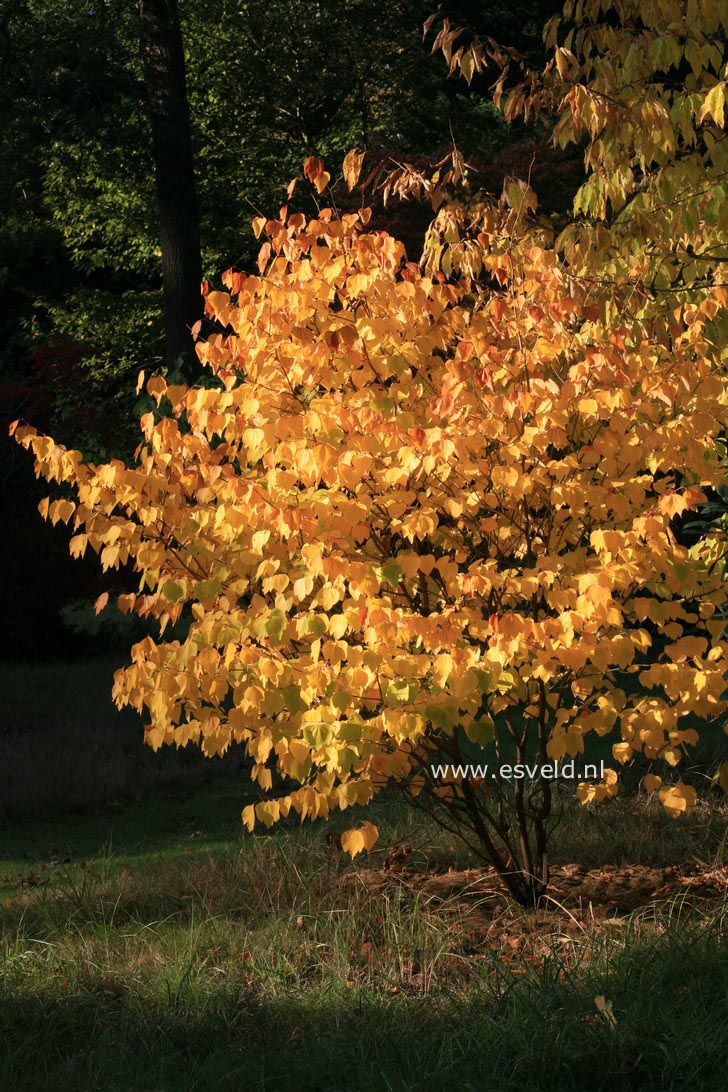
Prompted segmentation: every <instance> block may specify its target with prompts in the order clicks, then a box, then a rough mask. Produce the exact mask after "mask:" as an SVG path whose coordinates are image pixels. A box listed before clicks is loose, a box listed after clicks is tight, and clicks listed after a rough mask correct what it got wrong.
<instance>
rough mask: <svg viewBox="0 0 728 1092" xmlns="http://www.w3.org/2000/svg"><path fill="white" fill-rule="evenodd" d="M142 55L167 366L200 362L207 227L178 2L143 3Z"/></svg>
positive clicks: (148, 0)
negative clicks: (197, 344)
mask: <svg viewBox="0 0 728 1092" xmlns="http://www.w3.org/2000/svg"><path fill="white" fill-rule="evenodd" d="M139 10H140V17H141V18H140V33H141V56H142V69H143V72H144V80H145V83H146V88H147V106H148V111H149V120H150V123H151V128H152V145H153V148H154V175H155V179H156V185H157V207H158V210H159V228H160V242H161V249H162V279H163V286H164V333H165V345H166V355H167V363H168V365H169V366H170V367H174V366H175V364H176V363H177V362H178V361H179V360H180V358H181V359H183V360H185V361H187V362H189V363H196V357H195V354H194V351H193V349H192V343H191V339H190V335H189V331H190V330H191V328H192V327H193V326H194V324H195V323H196V322H197V320H198V319H199V318H201V316H202V301H201V297H200V282H201V280H202V260H201V258H200V228H199V221H198V213H197V190H196V187H195V168H194V161H193V157H192V137H191V133H190V111H189V106H188V103H187V88H186V85H185V58H184V50H183V48H182V31H181V29H180V22H179V12H178V10H177V0H140V8H139Z"/></svg>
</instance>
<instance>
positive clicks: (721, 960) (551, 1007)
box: [0, 930, 728, 1092]
mask: <svg viewBox="0 0 728 1092" xmlns="http://www.w3.org/2000/svg"><path fill="white" fill-rule="evenodd" d="M225 974H226V976H227V977H224V976H223V974H222V972H221V975H219V976H218V978H219V979H221V981H218V982H215V975H214V974H212V973H211V974H210V975H209V976H208V978H207V979H206V980H205V981H204V982H201V981H199V980H192V979H190V980H187V979H186V977H185V975H184V973H183V974H182V975H180V976H178V978H177V980H176V981H170V980H166V981H164V983H159V982H158V983H156V986H155V987H154V988H153V989H152V990H151V991H149V992H144V991H143V990H140V989H139V988H138V987H130V986H129V985H128V984H127V983H125V982H124V980H123V979H120V978H113V977H111V976H108V975H106V976H105V975H102V974H100V973H98V972H96V971H94V969H93V968H92V967H89V968H87V970H86V975H85V978H83V979H76V980H74V982H73V983H72V984H71V985H70V986H69V985H68V984H67V983H66V982H64V981H63V980H61V981H57V980H56V981H47V982H46V983H45V984H44V986H43V988H42V989H41V990H40V991H38V992H36V994H35V995H31V994H30V993H29V992H24V991H23V989H22V987H21V986H18V988H13V986H12V982H11V979H12V974H11V975H10V976H6V981H5V984H4V986H3V992H2V994H1V995H0V1033H1V1034H2V1038H3V1043H4V1050H3V1059H2V1062H0V1084H1V1085H2V1087H3V1088H7V1089H13V1090H18V1092H20V1090H25V1089H33V1090H36V1089H39V1088H49V1089H61V1088H63V1089H64V1090H72V1089H79V1090H80V1089H83V1090H84V1092H86V1090H89V1089H101V1088H104V1089H122V1088H123V1089H125V1090H129V1089H139V1090H146V1089H150V1090H151V1089H155V1090H157V1089H164V1090H172V1089H178V1088H179V1089H184V1090H190V1092H191V1090H195V1089H203V1088H204V1089H206V1090H209V1089H241V1090H246V1092H247V1090H255V1089H261V1090H263V1089H266V1090H267V1089H286V1090H290V1092H332V1090H339V1089H341V1090H344V1089H346V1090H362V1092H378V1090H380V1089H381V1090H385V1089H386V1090H392V1089H402V1090H404V1089H413V1090H414V1089H417V1090H419V1089H425V1090H430V1089H432V1090H441V1089H456V1088H457V1089H473V1090H478V1092H483V1090H491V1089H492V1090H493V1092H516V1090H518V1092H584V1090H585V1089H613V1090H617V1089H635V1090H648V1089H650V1090H655V1092H657V1090H659V1092H666V1090H668V1089H675V1090H678V1089H679V1090H680V1092H692V1090H696V1092H697V1090H698V1089H700V1090H701V1092H702V1090H707V1092H713V1090H714V1092H718V1089H722V1088H723V1087H724V1078H725V1069H724V1066H725V1058H726V1050H727V1049H728V1032H727V1031H726V1028H727V1027H728V1011H727V1002H726V992H725V982H726V979H727V977H728V953H727V952H726V948H725V946H721V945H720V944H719V937H718V935H717V934H716V932H715V931H714V930H712V931H711V930H708V931H707V932H705V933H703V934H702V935H691V936H687V935H686V936H681V935H680V932H679V931H675V930H673V931H672V932H671V933H670V934H669V936H666V937H661V938H653V939H652V940H651V941H650V942H649V943H636V942H635V944H632V945H629V944H628V945H627V946H625V947H624V948H622V949H620V950H619V951H617V952H616V954H614V956H613V958H610V959H606V960H601V961H598V962H596V963H594V964H587V965H586V966H585V968H584V970H583V971H581V972H577V973H575V974H573V975H570V974H566V975H565V974H564V973H563V968H562V966H561V965H560V964H559V961H558V960H557V959H556V958H554V959H553V960H551V961H547V963H546V964H544V966H543V967H542V968H541V969H540V970H539V971H538V972H533V973H531V972H527V973H526V974H525V977H516V976H512V975H508V974H507V973H505V972H502V971H501V972H498V973H495V974H492V973H491V974H488V973H484V974H483V975H482V976H481V979H480V980H479V981H478V982H476V983H475V984H474V985H473V987H472V988H471V989H470V990H469V991H468V992H467V993H463V994H461V995H456V994H454V993H452V992H449V993H448V992H442V993H437V992H433V993H430V994H428V995H416V994H411V995H407V994H406V993H402V992H396V991H394V990H389V991H383V990H374V989H371V988H367V987H357V986H356V984H354V983H347V982H341V981H335V980H332V981H330V982H328V983H327V982H324V983H316V984H312V985H310V986H308V987H305V988H303V989H298V990H295V989H289V990H288V991H281V990H275V989H273V990H271V989H266V987H265V984H264V983H263V982H256V981H254V980H251V978H250V976H249V975H247V976H246V975H245V974H244V973H243V972H241V971H240V969H238V970H237V971H235V969H233V968H229V967H228V968H227V970H226V971H225ZM598 997H604V998H606V999H607V1000H608V1001H609V1002H610V1003H611V1006H612V1008H609V1009H608V1013H607V1014H606V1015H605V1013H603V1012H601V1011H600V1009H599V1007H598V1004H597V1003H596V1002H595V998H598ZM612 1011H613V1016H612V1015H611V1013H612Z"/></svg>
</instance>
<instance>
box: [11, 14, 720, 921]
mask: <svg viewBox="0 0 728 1092" xmlns="http://www.w3.org/2000/svg"><path fill="white" fill-rule="evenodd" d="M673 8H674V9H675V11H673ZM687 8H689V9H690V12H689V13H686V10H685V9H687ZM693 9H694V10H693ZM717 12H718V6H717V5H715V10H713V8H711V5H710V4H707V3H701V4H694V5H691V4H688V5H685V4H678V3H674V4H673V3H670V2H663V0H659V2H658V0H655V3H654V4H651V5H650V4H649V3H647V4H645V3H643V2H641V3H640V4H639V5H638V4H637V3H635V2H631V0H629V2H624V3H617V4H612V3H608V2H601V3H598V2H593V3H591V4H589V3H586V4H581V3H580V4H579V5H578V11H577V12H576V24H575V27H574V28H573V29H572V33H571V34H570V38H569V40H568V44H567V45H564V46H555V49H556V56H555V62H554V63H553V65H552V66H550V67H549V69H548V70H547V72H546V73H545V74H543V75H541V76H540V77H539V78H536V77H535V76H533V75H530V74H529V75H527V83H526V84H525V85H523V86H521V87H516V89H515V90H514V91H512V92H511V96H510V99H509V100H508V105H507V109H508V110H509V111H510V112H511V114H512V113H514V112H515V111H516V110H517V109H519V108H523V109H525V108H528V109H531V108H532V107H534V106H544V105H546V106H550V107H551V108H552V109H553V110H554V111H555V118H554V121H555V138H556V139H557V140H559V139H560V140H562V141H564V140H581V139H586V141H587V148H586V176H585V184H584V187H583V188H582V190H581V191H580V193H579V195H578V197H577V201H576V209H575V216H574V221H573V223H572V224H571V225H570V226H569V227H568V228H567V229H566V231H562V232H561V234H560V237H559V238H553V233H552V230H551V228H550V226H549V224H548V223H541V222H540V221H539V219H538V215H537V206H536V199H535V196H534V195H533V194H532V192H531V191H530V190H529V189H528V187H527V186H526V185H525V184H523V183H517V182H515V181H512V180H511V181H507V182H506V185H505V187H504V193H503V196H502V197H501V198H500V199H499V200H492V199H489V198H487V197H482V198H478V199H476V198H473V199H472V201H470V202H466V201H464V200H461V201H458V202H454V201H449V202H446V203H445V204H442V205H441V207H440V208H439V211H438V215H437V217H436V220H435V222H434V223H433V226H432V229H431V232H430V235H429V237H428V251H427V257H428V261H427V263H422V264H415V263H413V262H408V261H407V260H406V256H405V254H404V251H403V248H402V246H401V245H400V244H399V243H398V242H397V241H396V240H395V239H394V238H392V237H391V236H389V235H388V234H386V233H384V232H373V231H370V230H368V227H367V225H368V222H369V214H368V211H367V210H363V211H361V212H359V213H351V214H347V215H344V216H341V217H339V216H337V215H335V214H334V213H333V211H332V210H331V209H330V208H324V209H322V211H321V212H320V213H319V214H318V215H317V217H316V218H314V219H312V220H307V219H306V218H305V217H304V216H303V215H302V214H301V213H298V212H290V211H289V210H287V209H283V210H281V213H280V215H279V217H278V218H277V219H272V220H268V221H265V220H264V219H260V220H258V221H256V222H255V228H256V230H257V231H258V232H259V233H262V232H264V233H265V235H266V237H267V239H266V241H265V242H264V244H263V247H262V250H261V257H260V268H259V273H258V274H256V275H244V274H240V273H234V274H233V273H230V274H228V275H227V276H226V277H225V278H223V281H224V285H225V288H226V291H213V292H210V293H209V294H208V296H207V308H208V312H209V313H211V314H212V315H214V317H215V318H216V319H217V320H218V322H219V323H220V326H221V327H222V332H220V333H216V334H213V335H212V336H209V337H208V338H207V340H205V341H199V342H198V345H197V348H198V353H199V356H200V360H201V361H202V362H203V364H204V365H205V366H206V367H207V368H208V369H209V371H210V373H211V375H212V376H213V377H214V383H213V385H211V386H207V387H205V388H203V387H201V386H198V387H182V386H167V384H166V383H165V381H164V379H162V378H159V377H157V378H153V379H151V380H150V381H149V382H148V383H147V390H148V391H149V393H150V394H151V395H152V396H153V397H154V398H155V399H156V401H157V404H158V411H157V412H154V413H152V412H150V413H148V414H147V415H146V416H144V417H143V418H142V422H141V426H142V432H143V442H142V444H141V445H140V449H139V452H138V457H137V460H136V462H135V464H134V465H133V466H126V465H124V464H123V463H122V462H111V463H108V464H106V465H103V466H96V465H92V464H89V463H86V462H84V460H83V459H82V457H81V455H80V454H79V453H78V452H74V451H69V450H66V449H65V448H63V447H61V446H60V445H58V444H56V443H55V442H54V441H53V440H52V439H51V438H49V437H46V436H39V435H37V434H36V433H35V431H34V430H33V429H32V428H31V427H29V426H25V425H23V426H18V427H17V429H16V436H17V438H18V439H19V440H20V442H21V443H23V444H24V445H25V446H26V447H29V448H31V449H32V450H33V452H34V453H35V457H36V460H37V467H38V470H39V472H40V473H42V474H43V475H45V476H46V477H47V478H48V479H49V480H56V481H59V482H65V483H68V484H69V485H70V486H72V487H73V499H70V498H64V499H61V500H55V501H53V502H50V503H48V502H46V503H45V505H44V507H43V511H44V514H45V515H47V516H48V517H49V518H51V519H52V520H53V521H54V522H55V521H58V520H62V521H64V522H71V523H72V524H73V526H74V528H75V535H74V538H73V539H72V541H71V550H72V552H73V553H76V554H83V552H84V551H85V550H86V549H87V548H90V549H92V550H94V551H96V552H97V553H99V555H100V559H101V563H102V565H103V566H104V568H106V569H108V568H113V567H116V566H118V565H120V564H125V563H127V562H128V561H129V560H131V561H133V564H134V567H135V569H136V570H137V571H138V573H139V586H138V588H137V590H136V591H133V592H130V593H129V594H128V595H124V596H122V597H121V598H120V600H119V604H120V606H121V608H122V609H124V610H127V611H130V610H133V611H136V612H137V613H138V614H140V615H142V616H150V617H153V618H157V619H159V621H160V622H161V633H160V636H159V638H158V639H152V638H151V637H148V638H146V639H145V640H143V641H141V642H140V643H139V644H137V645H135V646H134V648H133V649H132V655H131V660H132V662H131V664H130V666H128V667H126V668H125V669H123V670H122V671H120V672H119V673H118V674H117V676H116V680H115V685H114V696H115V699H116V701H117V703H118V704H119V705H124V704H131V705H133V706H134V707H136V708H138V709H139V710H145V711H146V713H147V716H148V721H149V723H148V727H147V729H146V739H147V742H148V743H149V744H151V746H152V747H154V748H158V747H160V746H161V745H162V744H176V745H178V746H185V745H187V744H189V743H194V744H198V745H200V746H201V747H202V749H203V751H204V752H205V753H206V754H216V753H220V752H222V751H224V750H225V749H226V748H227V747H229V746H230V745H231V744H240V745H242V746H243V747H245V749H246V751H247V754H248V755H249V756H250V758H251V760H252V768H251V776H252V778H253V780H254V781H255V782H256V783H257V785H258V786H259V791H260V798H259V800H258V802H257V803H255V804H251V805H249V806H248V807H246V808H245V810H244V812H243V821H244V822H245V824H246V825H247V827H248V828H249V829H251V830H252V829H253V827H254V825H255V824H256V823H263V824H265V825H266V826H270V825H271V824H273V823H275V822H276V821H277V820H278V819H279V818H280V817H282V816H287V815H288V814H289V813H291V812H295V813H298V814H299V815H300V817H301V818H302V819H303V818H307V817H309V818H316V817H325V816H327V815H328V814H329V813H330V812H331V811H332V810H333V809H346V808H348V807H351V806H353V805H365V804H367V803H368V802H369V801H370V800H371V799H372V797H373V796H374V795H375V794H376V793H377V792H378V791H380V790H381V789H382V788H384V787H385V786H386V785H388V784H390V783H395V784H396V785H398V786H399V787H400V789H401V790H402V791H403V792H404V793H405V794H406V795H407V796H408V797H409V799H411V800H412V801H413V802H414V803H415V804H416V805H421V806H426V807H432V808H433V809H434V814H435V817H436V818H437V819H438V820H439V821H440V822H442V823H444V824H445V825H447V826H449V827H450V828H451V829H453V830H454V831H455V833H457V834H458V835H460V836H461V837H463V838H465V839H466V840H468V841H469V843H470V844H471V845H472V846H473V848H474V849H475V850H476V851H477V852H478V853H480V854H481V855H482V856H483V857H484V858H485V859H487V860H488V861H489V862H491V863H492V864H494V865H495V867H496V868H497V869H498V871H499V873H500V875H501V876H502V877H503V880H504V882H505V883H506V884H507V886H508V888H509V890H510V891H511V893H512V894H513V895H514V897H515V898H517V899H518V900H519V901H521V902H522V903H534V902H536V901H537V900H538V899H539V898H540V897H541V895H542V894H543V892H544V890H545V887H546V884H547V881H548V858H547V845H548V837H549V833H550V829H551V826H552V823H553V811H554V809H553V799H552V797H553V787H552V781H551V779H550V777H549V776H548V775H547V776H539V775H538V772H541V768H542V767H544V766H546V767H548V766H549V765H552V766H553V763H554V761H556V760H564V759H566V758H568V757H570V756H575V757H579V756H583V754H584V750H585V745H587V746H588V741H589V736H590V735H591V734H592V733H596V734H597V735H600V736H601V735H613V736H614V744H613V748H612V750H613V755H614V769H612V768H608V769H606V770H605V771H604V777H603V779H601V780H598V781H596V782H592V783H590V782H587V781H585V782H584V783H582V784H581V785H579V788H578V793H579V796H580V798H581V800H582V801H583V802H588V801H590V800H599V799H602V798H605V797H610V796H613V795H614V794H615V793H616V792H617V782H618V774H617V770H618V769H619V767H620V765H621V764H624V763H626V762H628V761H629V760H630V758H631V757H632V756H634V755H635V754H642V755H644V756H646V757H647V758H649V759H654V760H663V762H664V763H665V768H666V769H669V768H670V767H671V766H675V765H677V764H678V763H679V762H680V760H681V759H682V758H683V756H684V754H685V753H686V750H687V749H688V748H689V747H690V745H691V744H694V743H695V742H696V741H697V738H698V733H697V730H696V727H695V724H696V723H699V722H700V721H701V720H702V721H710V720H715V718H716V717H717V716H718V715H719V714H720V713H721V711H722V710H724V708H725V702H723V703H721V692H722V690H723V689H724V686H725V684H724V682H723V673H724V672H725V670H726V666H727V664H728V644H727V643H726V641H725V640H724V639H723V638H722V627H723V622H722V620H721V617H720V612H721V609H722V608H723V607H724V605H725V599H726V595H725V582H724V576H723V569H722V562H723V559H724V556H725V541H724V539H721V537H720V535H719V534H715V535H713V536H712V537H709V538H706V539H703V540H701V541H700V543H698V545H697V546H695V547H691V548H688V547H687V546H686V545H683V544H681V542H680V541H679V538H678V536H677V535H676V533H675V520H676V519H678V518H679V517H681V516H682V514H683V513H684V512H686V511H690V510H696V509H699V508H700V506H701V504H702V503H703V502H704V501H705V497H706V490H709V489H711V488H714V487H717V486H720V485H722V484H725V482H726V469H725V462H724V457H723V451H724V449H723V448H722V446H721V442H722V437H723V436H724V434H725V425H726V407H727V406H728V385H727V383H726V368H725V349H724V344H725V339H724V337H721V331H723V332H724V331H725V328H726V304H727V303H728V289H727V288H726V286H725V285H724V284H722V283H721V277H722V276H723V275H724V272H725V269H724V266H722V264H721V263H722V262H723V259H724V256H725V245H726V226H727V214H726V208H727V207H728V203H726V202H725V175H726V152H725V145H726V142H725V139H724V134H723V132H722V124H723V117H722V110H723V105H722V104H723V103H724V101H725V70H724V68H723V65H724V47H723V35H722V31H721V27H720V24H719V20H718V14H717ZM600 19H602V20H603V23H601V24H600V22H599V20H600ZM549 33H553V28H549ZM481 48H482V47H480V46H479V44H478V43H474V44H473V45H471V47H469V49H470V53H467V51H463V52H462V53H461V54H460V58H459V59H460V62H461V63H462V62H463V58H464V57H465V56H466V53H467V55H470V54H471V53H472V55H473V56H474V58H475V59H474V60H473V61H472V64H473V65H474V66H475V65H476V64H478V65H480V66H482V64H483V63H485V60H486V59H487V58H486V56H485V53H482V54H479V53H478V52H477V51H478V50H479V49H481ZM496 52H497V51H496V50H495V48H494V47H493V48H491V49H490V55H491V56H492V55H495V54H496ZM464 70H465V73H466V75H467V74H468V72H469V71H470V63H466V64H465V65H464ZM721 149H722V150H721ZM360 166H361V156H357V155H356V154H354V155H353V156H352V157H349V158H348V161H347V174H348V176H349V181H350V183H351V184H352V185H353V184H354V183H355V182H356V176H357V172H358V169H359V167H360ZM307 173H308V175H309V177H310V178H311V180H312V181H313V183H314V185H316V188H317V189H319V190H323V189H324V187H325V183H326V181H327V177H326V178H324V177H323V175H324V168H323V164H322V163H320V161H317V160H316V161H309V164H308V165H307ZM400 181H401V180H400ZM317 183H318V184H317ZM183 612H184V613H183ZM184 617H187V618H188V619H189V627H188V631H187V636H186V637H185V638H184V639H182V640H179V639H170V638H167V639H165V635H164V631H165V629H166V627H167V626H168V625H169V624H170V623H172V622H175V621H176V620H178V619H180V618H184ZM688 718H689V719H688ZM484 749H485V751H484ZM491 750H492V751H493V754H494V763H493V766H494V768H495V769H496V775H495V776H494V777H491V776H490V774H489V773H488V774H486V775H485V776H484V777H475V778H473V777H470V776H467V771H463V770H462V769H461V770H460V771H458V767H462V766H463V765H464V764H467V763H472V762H478V761H480V758H479V756H482V754H483V753H490V751H491ZM506 762H508V763H509V764H520V765H523V766H526V765H528V766H533V764H536V765H538V768H539V771H538V772H534V776H533V777H532V778H530V779H529V778H526V777H523V778H517V779H514V780H509V779H508V777H507V776H502V775H501V773H499V772H498V769H497V768H498V766H499V764H500V765H501V766H502V765H503V764H505V763H506ZM464 774H465V775H464ZM650 778H651V779H650V781H649V784H650V785H651V786H654V787H657V788H659V794H660V797H661V798H662V801H663V803H664V805H665V807H666V808H667V809H668V810H669V811H670V812H671V813H672V814H674V815H679V814H680V813H681V812H682V811H684V810H685V809H686V808H688V807H689V806H690V804H692V803H693V801H694V799H695V791H694V789H693V788H692V787H691V786H690V785H687V784H684V783H683V782H682V781H680V780H678V781H676V782H675V781H674V780H673V781H670V782H669V783H666V784H664V785H662V784H661V782H660V778H659V777H658V776H657V775H654V774H653V775H650ZM376 835H377V831H376V828H375V827H374V826H373V825H372V824H371V823H368V822H364V823H363V824H361V825H359V826H357V827H355V828H353V829H352V830H350V831H348V832H347V833H346V834H345V835H344V836H343V838H342V845H343V847H344V848H345V849H347V850H348V851H349V852H351V853H352V854H354V853H356V852H358V851H359V850H362V849H367V848H369V847H370V846H371V845H372V844H373V842H374V840H375V839H376Z"/></svg>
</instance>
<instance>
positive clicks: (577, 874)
mask: <svg viewBox="0 0 728 1092" xmlns="http://www.w3.org/2000/svg"><path fill="white" fill-rule="evenodd" d="M347 883H351V884H358V883H361V884H364V885H365V886H366V887H367V888H369V889H370V890H377V889H380V888H385V887H389V886H392V885H396V884H400V885H404V886H406V887H408V888H410V889H411V890H412V891H413V892H421V893H422V894H424V895H430V896H432V897H433V899H435V900H437V901H444V900H448V899H455V900H457V901H458V902H477V903H478V904H479V906H480V907H481V908H482V909H484V910H485V909H486V908H487V906H488V904H489V903H490V902H492V906H493V911H494V912H495V911H496V910H498V909H502V907H503V897H504V895H505V889H504V887H503V885H502V883H501V882H500V880H499V879H498V876H497V874H496V872H495V870H494V869H492V868H483V869H475V868H473V869H467V870H466V871H464V872H457V871H454V870H452V869H451V870H449V871H447V872H424V873H423V872H414V871H410V870H407V869H399V870H395V869H391V868H390V869H388V870H384V869H381V870H380V869H376V870H375V869H370V870H363V871H360V872H355V873H350V874H349V875H348V876H347ZM726 895H728V867H718V868H713V869H706V868H704V867H701V866H699V865H689V864H685V865H675V866H671V867H668V868H650V867H648V866H645V865H634V866H629V867H622V868H616V867H610V866H608V865H607V866H604V867H602V868H598V869H597V868H592V869H590V868H585V867H583V866H582V865H578V864H567V865H555V866H553V868H552V870H551V882H550V884H549V888H548V901H547V903H546V905H549V902H550V904H551V905H552V906H553V908H554V909H557V908H558V907H559V906H562V907H565V908H568V909H570V910H578V911H582V912H583V911H587V910H588V911H590V913H592V914H595V915H597V916H603V915H604V914H609V913H628V912H630V911H632V910H639V909H641V908H642V907H646V906H649V905H650V904H652V903H656V902H666V901H669V900H671V899H674V898H677V897H680V896H686V897H687V898H688V899H691V900H692V899H699V900H706V899H707V900H714V899H720V898H723V897H725V896H726Z"/></svg>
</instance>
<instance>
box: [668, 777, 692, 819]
mask: <svg viewBox="0 0 728 1092" xmlns="http://www.w3.org/2000/svg"><path fill="white" fill-rule="evenodd" d="M696 799H697V793H696V792H695V789H694V788H693V787H692V785H685V784H683V782H682V781H678V783H677V784H676V785H666V786H665V787H664V788H662V789H660V800H661V801H662V806H663V807H664V809H665V811H666V812H667V813H668V815H671V816H672V817H673V819H677V818H678V817H679V816H681V815H683V814H684V813H685V812H686V811H687V810H688V808H691V807H692V806H693V805H694V803H695V801H696Z"/></svg>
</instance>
